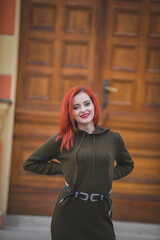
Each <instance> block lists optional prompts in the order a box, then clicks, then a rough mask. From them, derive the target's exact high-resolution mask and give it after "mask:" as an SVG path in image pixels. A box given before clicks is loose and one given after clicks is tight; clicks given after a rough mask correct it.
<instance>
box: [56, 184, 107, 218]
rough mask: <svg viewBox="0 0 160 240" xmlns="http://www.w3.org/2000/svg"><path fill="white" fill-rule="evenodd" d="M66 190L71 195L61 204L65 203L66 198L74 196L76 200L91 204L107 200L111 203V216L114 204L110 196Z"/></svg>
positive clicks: (68, 188)
mask: <svg viewBox="0 0 160 240" xmlns="http://www.w3.org/2000/svg"><path fill="white" fill-rule="evenodd" d="M66 190H67V191H68V192H69V194H67V195H66V196H65V197H63V198H62V199H61V200H60V201H59V203H61V202H63V201H64V200H65V199H66V198H68V197H71V196H74V197H75V198H79V199H81V200H84V201H87V200H89V201H91V202H97V201H103V200H107V201H108V203H109V215H111V211H112V203H111V200H110V198H109V196H110V195H109V194H108V195H103V194H98V193H91V194H88V193H85V192H77V191H73V190H72V189H71V188H70V187H68V186H66Z"/></svg>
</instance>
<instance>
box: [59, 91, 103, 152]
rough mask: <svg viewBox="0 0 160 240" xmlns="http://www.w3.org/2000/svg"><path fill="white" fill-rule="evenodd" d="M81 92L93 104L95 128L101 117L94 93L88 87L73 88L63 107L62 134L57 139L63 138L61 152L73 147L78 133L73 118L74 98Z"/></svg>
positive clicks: (66, 96)
mask: <svg viewBox="0 0 160 240" xmlns="http://www.w3.org/2000/svg"><path fill="white" fill-rule="evenodd" d="M80 92H84V93H86V94H87V95H88V96H89V97H90V98H91V100H92V102H93V105H94V118H93V122H94V125H95V126H96V125H97V123H98V120H99V117H100V110H99V105H98V101H97V99H96V97H95V95H94V94H93V92H92V91H91V90H90V89H89V88H88V87H81V86H76V87H73V88H71V89H70V91H69V92H68V93H67V94H66V95H65V97H64V99H63V102H62V105H61V112H60V134H59V136H58V137H57V140H58V139H59V138H62V143H61V148H60V150H61V152H62V150H63V147H65V148H66V149H67V150H70V149H71V148H72V147H73V139H74V136H75V131H76V125H75V120H74V118H73V98H74V96H75V95H77V94H78V93H80Z"/></svg>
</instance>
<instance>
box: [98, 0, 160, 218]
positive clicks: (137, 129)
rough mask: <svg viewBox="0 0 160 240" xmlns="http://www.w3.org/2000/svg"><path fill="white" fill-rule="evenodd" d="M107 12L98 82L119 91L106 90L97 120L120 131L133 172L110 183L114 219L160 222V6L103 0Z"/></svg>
mask: <svg viewBox="0 0 160 240" xmlns="http://www.w3.org/2000/svg"><path fill="white" fill-rule="evenodd" d="M106 11H107V14H106V16H107V17H106V22H109V24H108V25H107V26H108V29H107V31H106V40H105V43H106V44H105V49H106V50H104V52H107V54H106V55H105V57H104V68H103V81H104V79H108V80H109V86H110V87H114V88H117V90H118V91H117V92H108V96H107V99H106V101H107V108H106V109H103V119H102V122H103V124H104V125H105V126H106V127H108V126H109V127H111V128H112V129H113V130H115V131H118V132H120V133H121V134H122V136H123V138H124V140H125V142H126V145H127V147H128V149H129V151H130V153H131V155H132V157H133V159H134V161H135V169H134V171H133V172H132V173H131V174H130V175H129V176H128V177H126V178H124V179H122V180H119V181H115V182H114V183H113V191H112V192H113V193H112V197H113V217H115V218H116V219H119V220H126V219H127V220H129V221H144V222H159V219H158V215H159V212H160V205H159V200H160V195H159V192H160V191H159V189H160V178H159V171H160V151H159V149H160V120H159V119H160V111H159V107H160V105H159V102H160V94H159V93H160V65H159V63H160V58H159V57H160V55H159V50H160V48H159V46H160V35H159V33H160V32H159V24H158V23H159V19H160V4H159V3H158V2H156V1H150V0H147V1H143V0H142V1H123V0H121V1H118V0H117V1H108V8H107V9H106ZM153 25H154V26H153ZM155 26H157V28H156V27H155ZM102 84H103V82H102ZM101 86H102V85H101ZM101 93H102V92H101ZM101 95H102V94H101ZM102 96H103V95H102ZM124 199H125V200H124ZM119 206H121V207H119ZM119 208H121V210H118V209H119ZM123 208H125V209H123ZM117 212H118V213H117ZM119 214H120V215H119Z"/></svg>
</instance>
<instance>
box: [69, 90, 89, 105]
mask: <svg viewBox="0 0 160 240" xmlns="http://www.w3.org/2000/svg"><path fill="white" fill-rule="evenodd" d="M87 100H91V98H90V97H89V96H88V95H87V94H86V93H84V92H80V93H78V94H77V95H75V96H74V98H73V104H80V103H83V102H85V101H87Z"/></svg>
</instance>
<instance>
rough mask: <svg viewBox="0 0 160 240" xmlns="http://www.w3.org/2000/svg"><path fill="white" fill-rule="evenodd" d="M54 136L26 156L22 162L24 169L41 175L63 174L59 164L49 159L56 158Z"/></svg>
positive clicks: (56, 146) (56, 148)
mask: <svg viewBox="0 0 160 240" xmlns="http://www.w3.org/2000/svg"><path fill="white" fill-rule="evenodd" d="M56 137H57V135H56V136H54V137H51V138H50V139H49V140H48V141H47V142H45V143H44V144H43V145H41V146H40V147H39V148H37V149H36V150H35V151H34V152H33V153H32V154H31V155H30V156H29V157H28V159H27V160H26V161H25V162H24V164H23V168H24V170H26V171H30V172H34V173H37V174H41V175H56V174H63V171H62V166H61V164H59V163H58V162H55V161H51V160H52V159H56V158H57V151H58V144H57V141H56Z"/></svg>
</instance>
